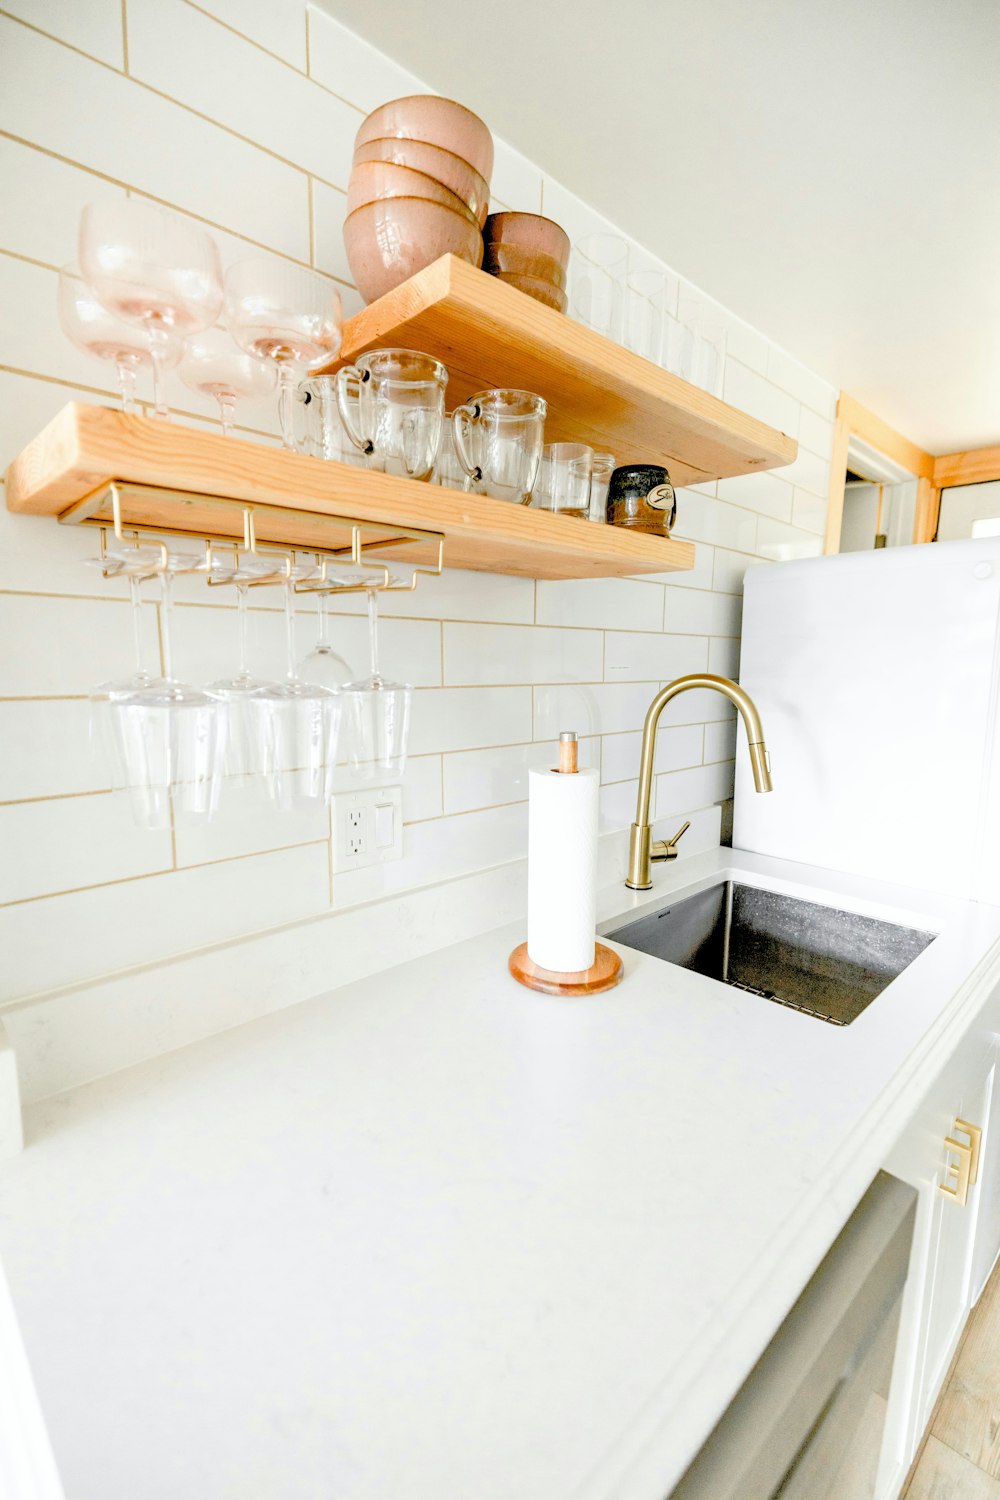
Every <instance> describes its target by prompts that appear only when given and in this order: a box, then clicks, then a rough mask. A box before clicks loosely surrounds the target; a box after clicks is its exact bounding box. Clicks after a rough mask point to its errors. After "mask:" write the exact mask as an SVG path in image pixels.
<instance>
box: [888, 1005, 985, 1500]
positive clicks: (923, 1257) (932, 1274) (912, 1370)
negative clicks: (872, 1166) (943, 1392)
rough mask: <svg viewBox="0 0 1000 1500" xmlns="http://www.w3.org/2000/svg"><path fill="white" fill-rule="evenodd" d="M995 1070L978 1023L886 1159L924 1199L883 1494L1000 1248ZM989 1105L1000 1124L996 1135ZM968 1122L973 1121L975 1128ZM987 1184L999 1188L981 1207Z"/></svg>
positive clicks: (925, 1415)
mask: <svg viewBox="0 0 1000 1500" xmlns="http://www.w3.org/2000/svg"><path fill="white" fill-rule="evenodd" d="M996 1073H997V1070H996V1043H995V1039H994V1037H993V1035H992V1033H991V1032H988V1031H987V1030H986V1029H985V1027H983V1026H976V1027H974V1028H973V1030H972V1031H970V1033H969V1034H968V1036H967V1037H966V1038H965V1040H964V1042H963V1043H962V1044H961V1046H960V1047H959V1049H958V1051H957V1052H956V1053H955V1055H954V1056H953V1057H952V1059H951V1061H950V1062H949V1063H948V1064H947V1066H946V1067H945V1068H944V1069H943V1071H942V1073H941V1076H940V1077H939V1078H938V1080H937V1082H936V1083H935V1084H934V1086H933V1088H932V1089H931V1090H930V1092H929V1093H928V1095H927V1097H926V1098H925V1100H924V1102H923V1104H922V1105H921V1107H920V1108H919V1109H918V1111H917V1113H916V1115H915V1116H914V1118H913V1120H912V1121H911V1123H910V1125H909V1126H908V1127H907V1129H906V1130H905V1131H904V1133H903V1135H902V1137H901V1138H900V1140H899V1141H898V1142H897V1143H896V1146H895V1147H894V1148H893V1150H892V1152H891V1153H890V1155H889V1157H888V1159H887V1160H886V1162H885V1169H886V1171H887V1172H891V1173H892V1174H893V1175H894V1176H896V1177H900V1178H902V1179H903V1181H904V1182H909V1183H912V1185H913V1186H914V1187H915V1188H917V1189H918V1191H919V1194H920V1199H919V1203H918V1207H917V1219H916V1225H915V1228H914V1238H913V1249H912V1254H911V1259H910V1272H909V1277H908V1280H907V1285H906V1292H905V1294H904V1301H903V1314H902V1320H901V1327H900V1337H899V1344H898V1346H897V1351H896V1361H895V1365H894V1369H893V1380H892V1390H891V1395H890V1402H889V1413H888V1421H887V1426H886V1444H885V1451H884V1454H883V1464H882V1470H881V1474H880V1487H879V1494H880V1495H881V1496H883V1497H884V1500H892V1497H894V1496H895V1495H896V1494H898V1490H899V1485H900V1484H901V1483H902V1479H903V1477H904V1475H905V1474H906V1471H907V1468H908V1467H909V1464H910V1460H911V1459H912V1457H913V1455H914V1453H915V1452H916V1448H917V1446H918V1444H919V1442H920V1439H921V1438H922V1436H923V1433H924V1429H925V1428H926V1426H927V1423H928V1421H929V1420H930V1416H931V1413H932V1411H933V1408H934V1403H935V1401H936V1399H937V1396H938V1392H939V1391H940V1388H941V1384H942V1382H943V1380H944V1378H945V1376H946V1374H947V1373H948V1367H949V1365H950V1363H951V1360H952V1357H953V1355H954V1353H955V1349H956V1348H957V1346H958V1341H959V1338H960V1337H961V1333H962V1329H963V1328H964V1326H965V1321H966V1318H967V1316H968V1312H969V1308H970V1307H971V1306H972V1303H973V1302H974V1301H975V1299H976V1297H977V1296H978V1294H979V1290H980V1284H979V1280H978V1277H979V1274H980V1271H981V1267H982V1266H983V1265H985V1264H986V1262H987V1261H988V1262H989V1264H990V1265H992V1262H993V1260H994V1259H995V1257H996V1250H997V1248H1000V1212H998V1210H997V1204H996V1202H995V1196H996V1193H997V1192H998V1191H1000V1113H997V1112H994V1111H993V1110H992V1100H993V1094H994V1089H995V1086H996ZM991 1114H992V1115H993V1121H994V1125H995V1126H996V1127H997V1128H996V1129H995V1130H994V1131H993V1133H992V1135H991V1131H990V1116H991ZM963 1125H965V1126H971V1127H973V1128H972V1131H971V1133H970V1132H967V1131H966V1130H964V1129H963ZM949 1138H950V1139H951V1141H953V1142H955V1143H956V1144H955V1146H954V1147H953V1146H950V1145H949V1144H948V1140H949ZM967 1177H968V1178H969V1180H968V1182H966V1178H967ZM973 1178H974V1179H975V1180H972V1179H973ZM986 1185H989V1187H988V1189H987V1190H988V1191H990V1192H991V1194H992V1197H991V1200H990V1202H989V1206H988V1207H987V1208H986V1209H985V1210H983V1208H982V1205H983V1203H984V1186H986ZM942 1189H944V1190H945V1191H942ZM977 1231H978V1233H977Z"/></svg>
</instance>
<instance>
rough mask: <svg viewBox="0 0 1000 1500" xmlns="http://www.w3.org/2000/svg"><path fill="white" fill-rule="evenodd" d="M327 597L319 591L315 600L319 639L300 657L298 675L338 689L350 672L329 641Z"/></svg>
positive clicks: (307, 680) (309, 680)
mask: <svg viewBox="0 0 1000 1500" xmlns="http://www.w3.org/2000/svg"><path fill="white" fill-rule="evenodd" d="M327 604H328V597H327V595H326V594H324V593H320V594H319V597H318V599H317V600H316V605H317V610H318V613H319V639H318V640H317V642H316V644H315V646H313V648H312V650H311V651H310V652H308V654H307V655H306V656H304V657H303V658H302V663H301V665H300V667H299V676H300V677H302V678H303V679H304V680H305V681H306V682H318V683H319V684H320V686H321V687H327V688H335V689H339V688H340V686H341V684H342V683H343V682H344V680H345V678H346V677H347V676H348V674H349V672H350V667H349V666H348V664H347V662H346V661H345V660H344V658H343V657H342V656H338V654H337V652H336V651H335V650H334V648H333V645H332V643H331V641H330V611H329V609H328V607H327Z"/></svg>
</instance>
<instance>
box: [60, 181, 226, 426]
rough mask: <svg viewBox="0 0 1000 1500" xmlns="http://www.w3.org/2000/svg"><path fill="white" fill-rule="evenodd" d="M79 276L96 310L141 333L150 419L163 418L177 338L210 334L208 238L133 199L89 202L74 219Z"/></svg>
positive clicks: (218, 285)
mask: <svg viewBox="0 0 1000 1500" xmlns="http://www.w3.org/2000/svg"><path fill="white" fill-rule="evenodd" d="M79 259H80V270H81V273H82V275H83V279H84V280H85V281H86V283H87V285H88V286H89V287H90V288H91V290H92V291H93V292H94V294H95V296H96V297H97V300H98V301H99V302H100V303H101V305H102V306H103V307H106V308H107V310H108V311H109V312H111V313H113V314H114V315H115V316H116V317H119V318H124V319H125V321H126V322H128V323H133V324H137V325H139V326H140V327H142V328H143V329H145V332H146V339H147V342H148V347H149V357H150V360H151V362H152V366H153V401H154V407H155V410H156V415H157V416H159V417H166V416H168V415H169V410H168V407H167V403H166V399H165V396H164V392H163V376H164V372H165V370H166V369H167V368H168V367H169V364H168V351H169V349H170V347H171V343H172V342H173V341H174V340H176V339H177V338H185V337H187V336H188V335H189V334H192V333H198V332H199V331H200V330H201V329H203V328H208V327H210V326H211V325H212V324H213V323H214V322H215V320H216V318H217V317H218V314H219V309H220V308H221V306H222V266H221V262H220V260H219V251H218V247H217V246H216V243H215V241H214V240H213V239H212V237H211V235H210V234H206V232H205V231H204V230H203V229H199V228H198V226H197V225H196V224H192V223H191V222H190V221H189V220H188V219H183V218H181V217H180V215H179V214H173V213H170V212H169V211H168V210H167V209H165V208H160V207H158V205H156V204H155V203H146V202H144V201H143V200H142V199H139V198H121V199H110V200H108V201H106V202H103V203H91V204H89V205H88V206H87V207H86V208H85V209H84V211H83V215H82V218H81V220H80V241H79Z"/></svg>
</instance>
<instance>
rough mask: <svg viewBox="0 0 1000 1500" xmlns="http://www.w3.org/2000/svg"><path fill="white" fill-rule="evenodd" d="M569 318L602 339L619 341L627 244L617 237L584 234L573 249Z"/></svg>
mask: <svg viewBox="0 0 1000 1500" xmlns="http://www.w3.org/2000/svg"><path fill="white" fill-rule="evenodd" d="M570 273H571V276H570V306H571V308H572V312H573V316H574V317H575V318H577V319H578V320H579V322H581V323H586V325H587V327H588V328H593V329H594V330H595V331H596V332H597V333H603V334H604V335H605V337H606V338H609V339H615V340H616V341H620V340H621V336H622V311H623V306H624V291H625V278H626V275H627V273H628V245H627V244H626V242H625V240H623V239H622V238H621V237H620V236H619V235H617V234H587V235H584V237H583V239H581V240H578V241H577V243H576V244H575V245H574V246H573V259H572V262H571V264H570Z"/></svg>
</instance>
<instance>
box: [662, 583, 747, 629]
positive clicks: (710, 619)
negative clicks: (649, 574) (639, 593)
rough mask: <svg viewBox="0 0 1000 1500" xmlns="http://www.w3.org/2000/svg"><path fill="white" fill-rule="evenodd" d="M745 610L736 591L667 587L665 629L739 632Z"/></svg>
mask: <svg viewBox="0 0 1000 1500" xmlns="http://www.w3.org/2000/svg"><path fill="white" fill-rule="evenodd" d="M742 614H743V606H742V603H741V601H740V599H739V598H738V597H737V596H736V595H735V594H714V593H710V592H709V591H708V590H707V589H683V590H681V589H678V590H677V591H676V592H675V591H674V590H673V589H668V590H667V612H666V616H665V618H664V629H665V630H667V631H669V632H671V633H672V634H674V635H739V633H740V622H741V618H742Z"/></svg>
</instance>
